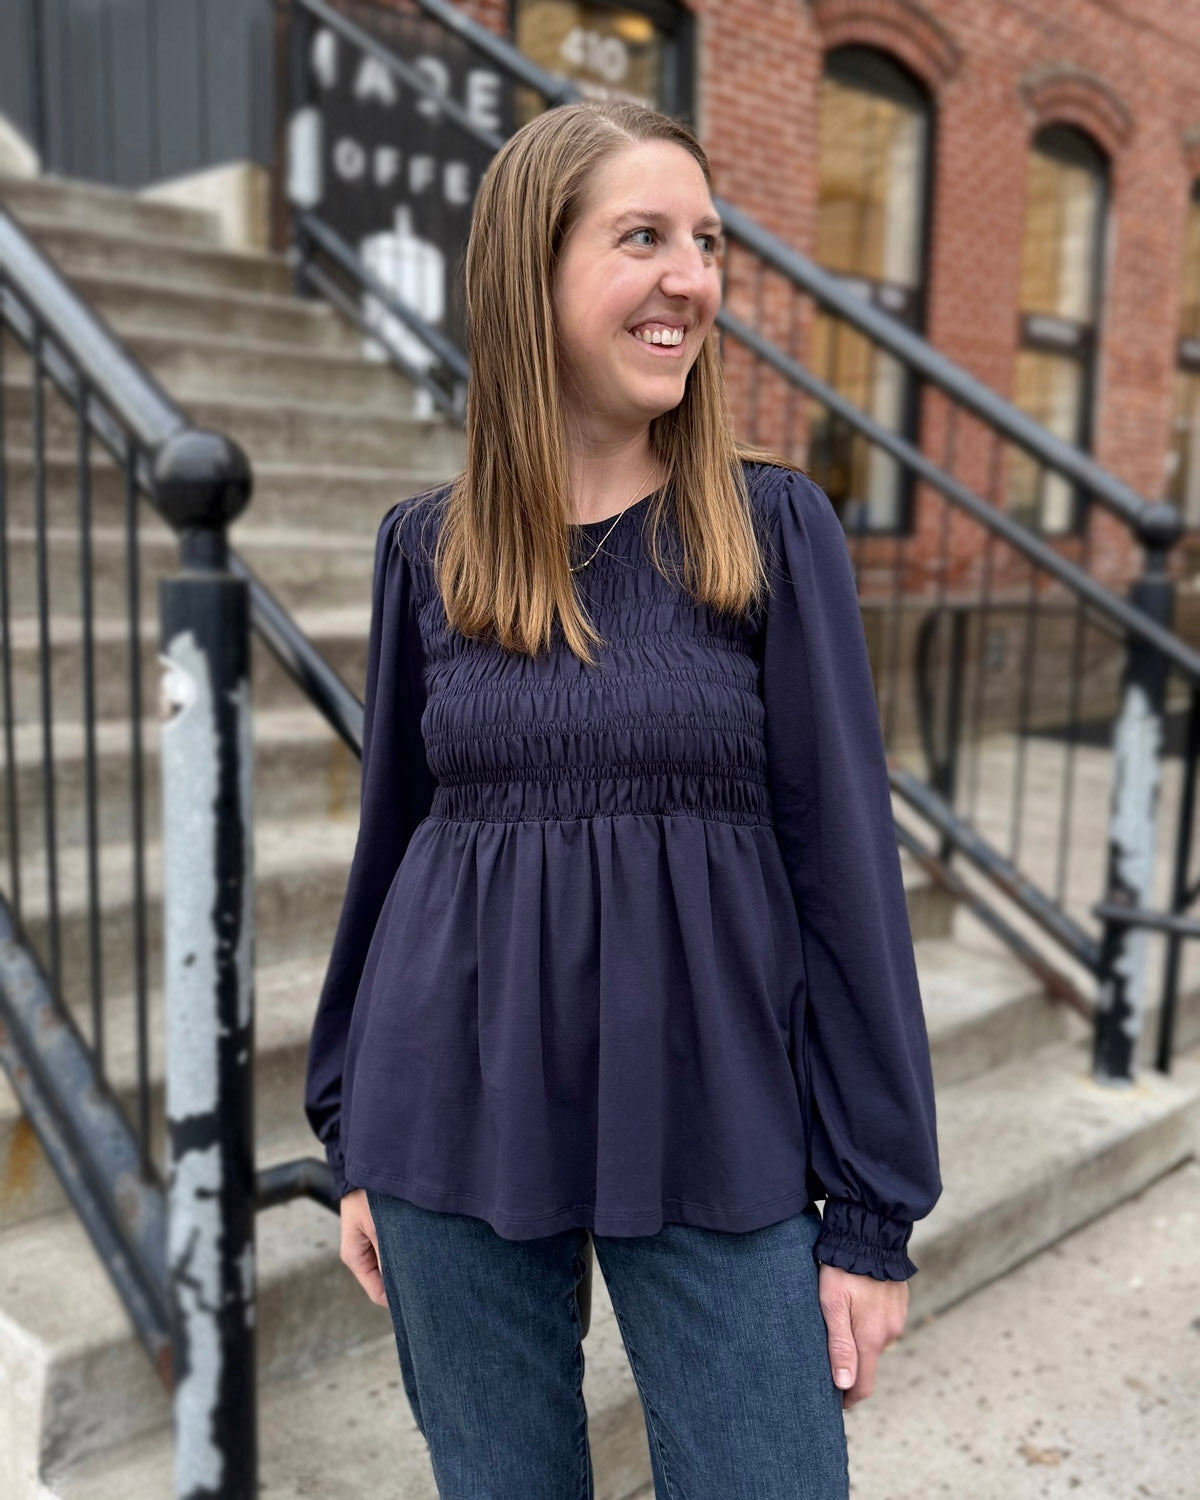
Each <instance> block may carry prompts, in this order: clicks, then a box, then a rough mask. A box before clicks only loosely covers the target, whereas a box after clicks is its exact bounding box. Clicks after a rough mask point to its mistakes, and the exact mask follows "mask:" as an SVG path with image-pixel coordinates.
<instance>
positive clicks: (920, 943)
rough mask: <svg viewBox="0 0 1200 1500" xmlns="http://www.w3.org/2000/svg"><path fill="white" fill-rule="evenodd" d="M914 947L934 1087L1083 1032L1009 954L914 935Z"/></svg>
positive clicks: (978, 1073)
mask: <svg viewBox="0 0 1200 1500" xmlns="http://www.w3.org/2000/svg"><path fill="white" fill-rule="evenodd" d="M913 946H914V951H915V953H916V958H917V975H918V978H919V980H920V985H921V999H922V1002H923V1005H924V1010H925V1023H926V1029H927V1030H928V1033H929V1050H930V1055H931V1057H932V1059H933V1079H934V1084H935V1086H936V1087H937V1088H939V1089H942V1088H948V1087H949V1086H950V1085H952V1084H959V1083H965V1082H966V1081H967V1080H968V1079H972V1078H978V1077H980V1076H981V1075H983V1074H985V1073H987V1072H989V1071H990V1070H991V1069H993V1068H996V1067H999V1066H1001V1065H1002V1064H1004V1063H1007V1062H1010V1061H1011V1060H1012V1059H1014V1058H1018V1057H1026V1056H1028V1055H1029V1054H1031V1053H1033V1052H1036V1051H1038V1050H1039V1049H1040V1048H1042V1047H1045V1046H1048V1045H1049V1044H1050V1043H1051V1042H1056V1041H1060V1040H1063V1039H1065V1038H1067V1037H1071V1036H1079V1035H1081V1034H1082V1031H1083V1029H1084V1026H1085V1023H1084V1022H1083V1021H1082V1020H1081V1019H1080V1017H1079V1016H1078V1015H1077V1014H1076V1012H1074V1011H1072V1010H1069V1009H1068V1008H1067V1007H1066V1006H1065V1005H1063V1004H1062V1003H1060V1002H1058V1001H1055V1000H1053V999H1051V998H1050V996H1049V995H1048V994H1047V993H1046V990H1045V989H1044V987H1043V986H1042V984H1041V983H1040V982H1039V980H1038V979H1037V978H1036V976H1034V975H1033V974H1031V973H1030V972H1029V970H1028V969H1027V968H1026V967H1025V965H1024V964H1022V963H1020V962H1019V961H1018V960H1017V959H1016V958H1014V957H1013V956H1012V954H1010V953H990V952H988V951H986V950H984V949H981V948H976V947H971V946H970V945H968V944H966V943H963V942H961V941H958V940H956V939H954V938H952V937H945V936H938V937H926V938H920V937H918V938H916V941H915V943H914V945H913Z"/></svg>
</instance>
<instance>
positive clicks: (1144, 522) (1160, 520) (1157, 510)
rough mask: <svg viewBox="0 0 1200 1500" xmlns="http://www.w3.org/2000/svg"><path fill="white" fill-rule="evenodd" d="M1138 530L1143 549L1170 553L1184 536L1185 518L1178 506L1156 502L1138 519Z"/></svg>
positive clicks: (1162, 501) (1163, 501) (1147, 507)
mask: <svg viewBox="0 0 1200 1500" xmlns="http://www.w3.org/2000/svg"><path fill="white" fill-rule="evenodd" d="M1137 530H1138V540H1139V541H1140V542H1141V544H1142V546H1143V547H1145V548H1147V549H1148V550H1149V549H1154V550H1157V551H1162V552H1169V551H1170V550H1171V548H1172V547H1173V546H1174V545H1175V543H1176V542H1177V541H1178V540H1179V538H1180V537H1181V536H1182V535H1183V518H1182V516H1180V514H1179V510H1178V508H1177V507H1176V506H1174V505H1169V504H1168V503H1167V502H1166V501H1165V500H1154V501H1151V503H1150V504H1149V505H1147V506H1146V508H1145V510H1144V511H1142V513H1141V516H1140V517H1139V518H1138V524H1137Z"/></svg>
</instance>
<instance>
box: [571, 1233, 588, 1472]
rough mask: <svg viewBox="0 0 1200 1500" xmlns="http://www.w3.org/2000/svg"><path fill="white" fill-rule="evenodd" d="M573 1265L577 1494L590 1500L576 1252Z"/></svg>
mask: <svg viewBox="0 0 1200 1500" xmlns="http://www.w3.org/2000/svg"><path fill="white" fill-rule="evenodd" d="M574 1264H575V1271H576V1276H575V1279H574V1282H573V1284H572V1286H571V1321H572V1323H573V1324H574V1326H575V1371H576V1375H577V1389H578V1391H579V1399H580V1404H581V1405H583V1408H584V1410H583V1433H582V1436H583V1441H582V1442H581V1443H580V1445H579V1452H580V1455H581V1458H582V1463H581V1466H580V1485H579V1493H580V1494H581V1495H582V1496H583V1500H592V1487H591V1485H590V1484H589V1483H588V1431H587V1406H586V1404H585V1403H584V1397H583V1376H584V1357H583V1322H582V1320H581V1318H580V1316H579V1282H580V1280H581V1279H582V1277H583V1272H584V1264H583V1257H582V1254H581V1252H579V1251H576V1253H575V1262H574Z"/></svg>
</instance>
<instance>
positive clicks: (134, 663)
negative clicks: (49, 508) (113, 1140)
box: [124, 439, 154, 1176]
mask: <svg viewBox="0 0 1200 1500" xmlns="http://www.w3.org/2000/svg"><path fill="white" fill-rule="evenodd" d="M137 462H138V451H137V447H136V445H135V444H134V442H133V441H132V439H130V441H129V443H128V445H127V447H126V450H125V465H124V467H125V578H126V590H127V593H126V609H127V611H128V615H129V767H130V769H129V781H130V806H131V811H132V820H133V822H132V830H131V836H132V839H133V962H134V1015H135V1024H136V1027H137V1108H138V1126H137V1128H138V1135H139V1137H140V1139H141V1145H142V1169H143V1171H144V1172H145V1173H146V1174H147V1176H149V1175H150V1174H151V1173H153V1171H154V1167H153V1160H152V1156H151V1149H150V1039H149V1032H148V1020H147V1006H146V869H145V865H146V820H145V808H144V806H143V801H142V615H141V598H140V589H139V582H138V577H139V575H138V492H137Z"/></svg>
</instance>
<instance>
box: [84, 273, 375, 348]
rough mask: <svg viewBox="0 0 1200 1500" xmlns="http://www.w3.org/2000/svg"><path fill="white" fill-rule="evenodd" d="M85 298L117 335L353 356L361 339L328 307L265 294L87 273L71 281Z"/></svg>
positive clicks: (307, 300) (353, 328) (305, 298)
mask: <svg viewBox="0 0 1200 1500" xmlns="http://www.w3.org/2000/svg"><path fill="white" fill-rule="evenodd" d="M72 282H73V284H74V286H75V290H76V291H77V292H79V294H80V295H81V296H82V297H84V298H86V299H87V301H88V302H89V303H90V304H91V306H92V307H93V308H94V309H95V311H96V312H98V313H99V314H100V316H101V317H102V318H104V319H105V320H106V321H107V322H108V323H109V324H110V325H111V326H112V327H113V328H114V329H116V331H117V332H118V333H121V332H122V330H123V329H124V328H126V327H128V326H133V327H138V328H147V327H149V328H155V329H157V330H158V331H159V332H160V333H173V334H176V335H177V336H179V337H181V338H182V337H185V336H186V335H188V334H193V333H198V334H207V335H223V336H225V337H227V338H240V339H247V340H255V339H261V340H265V341H266V342H268V343H295V344H300V345H304V346H306V347H310V348H322V349H340V350H344V351H346V352H356V351H357V350H358V349H359V348H360V346H361V343H362V337H361V335H360V334H359V332H358V330H357V329H356V328H355V327H354V326H353V324H351V323H349V322H347V320H346V319H344V318H343V317H342V316H341V314H340V313H338V312H335V311H334V309H333V308H332V307H330V306H329V304H328V303H325V302H318V301H315V300H313V299H312V298H308V297H296V296H278V295H273V294H268V293H265V292H234V291H230V290H229V289H228V288H226V289H225V290H222V291H214V290H211V289H209V288H206V287H192V286H180V285H177V284H176V283H174V282H171V281H154V280H151V279H150V278H148V277H145V276H117V275H112V274H101V273H92V272H88V273H85V274H82V275H76V276H74V277H72Z"/></svg>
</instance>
